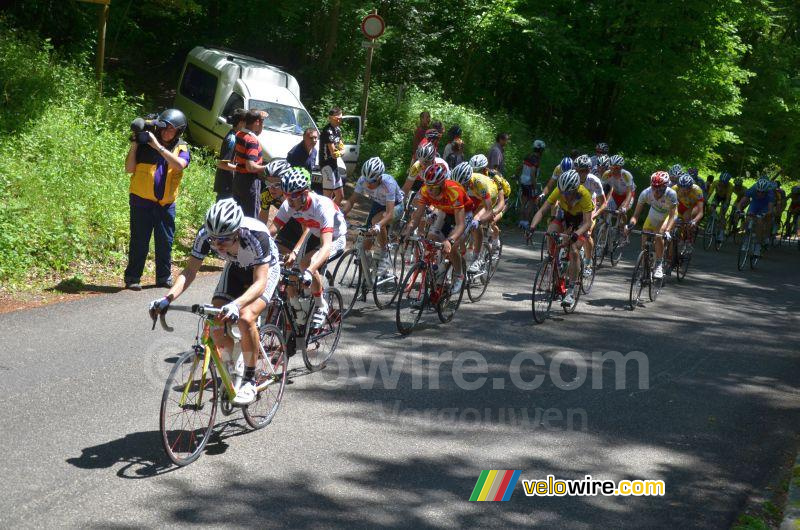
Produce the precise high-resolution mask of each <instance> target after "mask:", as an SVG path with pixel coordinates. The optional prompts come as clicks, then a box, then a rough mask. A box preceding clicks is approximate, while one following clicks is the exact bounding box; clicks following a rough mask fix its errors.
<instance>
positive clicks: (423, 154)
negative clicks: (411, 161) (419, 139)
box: [417, 142, 436, 162]
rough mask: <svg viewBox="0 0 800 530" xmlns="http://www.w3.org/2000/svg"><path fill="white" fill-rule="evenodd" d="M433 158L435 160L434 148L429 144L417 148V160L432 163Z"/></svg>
mask: <svg viewBox="0 0 800 530" xmlns="http://www.w3.org/2000/svg"><path fill="white" fill-rule="evenodd" d="M434 158H436V146H434V145H433V144H432V143H431V142H428V143H426V144H425V145H421V146H419V147H417V159H418V160H422V161H423V162H433V159H434Z"/></svg>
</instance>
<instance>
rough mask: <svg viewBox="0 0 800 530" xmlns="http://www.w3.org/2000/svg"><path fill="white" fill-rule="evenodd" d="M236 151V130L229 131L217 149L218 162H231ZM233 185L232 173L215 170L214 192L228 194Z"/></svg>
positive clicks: (224, 170)
mask: <svg viewBox="0 0 800 530" xmlns="http://www.w3.org/2000/svg"><path fill="white" fill-rule="evenodd" d="M235 149H236V130H235V129H231V130H230V131H229V132H228V134H226V135H225V138H223V140H222V145H221V146H220V148H219V160H229V161H231V162H233V153H234V150H235ZM232 183H233V171H228V170H226V169H220V168H217V174H216V176H215V177H214V191H215V192H217V193H230V191H231V186H232Z"/></svg>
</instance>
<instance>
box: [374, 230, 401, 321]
mask: <svg viewBox="0 0 800 530" xmlns="http://www.w3.org/2000/svg"><path fill="white" fill-rule="evenodd" d="M393 245H394V246H390V247H389V252H390V253H391V254H390V259H391V264H392V266H391V268H390V269H388V270H386V271H384V273H382V274H378V273H377V272H376V273H375V281H374V282H373V284H372V299H373V301H374V302H375V306H376V307H377V308H378V309H385V308H387V307H389V306H390V305H392V302H394V299H395V298H396V297H397V292H398V289H399V286H400V269H401V268H402V261H403V258H402V256H400V252H401V251H400V247H399V246H398V245H397V244H393Z"/></svg>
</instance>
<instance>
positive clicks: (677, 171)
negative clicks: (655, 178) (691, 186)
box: [669, 164, 683, 177]
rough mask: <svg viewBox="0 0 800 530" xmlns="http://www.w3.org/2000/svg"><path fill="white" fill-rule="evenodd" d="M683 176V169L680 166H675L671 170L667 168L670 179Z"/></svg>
mask: <svg viewBox="0 0 800 530" xmlns="http://www.w3.org/2000/svg"><path fill="white" fill-rule="evenodd" d="M681 174H683V168H682V167H681V165H680V164H675V165H674V166H672V167H671V168H669V176H670V177H678V176H680V175H681Z"/></svg>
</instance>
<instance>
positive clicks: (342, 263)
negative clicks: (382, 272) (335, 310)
mask: <svg viewBox="0 0 800 530" xmlns="http://www.w3.org/2000/svg"><path fill="white" fill-rule="evenodd" d="M362 282H363V280H362V274H361V260H360V259H359V258H358V252H357V251H356V250H355V249H350V250H348V251H347V252H345V253H344V254H343V255H342V257H341V258H339V262H338V263H337V264H336V268H335V269H334V270H333V280H332V281H331V285H332V286H333V287H335V288H336V289H338V290H339V293H340V294H341V296H342V304H343V307H344V312H343V313H342V318H346V317H347V316H348V315H349V314H350V312H351V311H352V310H353V306H354V305H355V303H356V300H357V299H358V297H359V296H360V295H361V289H362V285H361V284H362Z"/></svg>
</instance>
